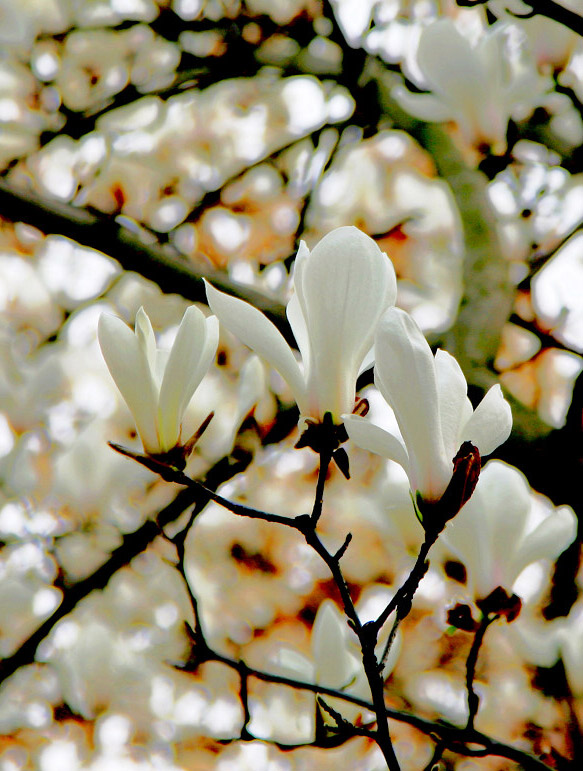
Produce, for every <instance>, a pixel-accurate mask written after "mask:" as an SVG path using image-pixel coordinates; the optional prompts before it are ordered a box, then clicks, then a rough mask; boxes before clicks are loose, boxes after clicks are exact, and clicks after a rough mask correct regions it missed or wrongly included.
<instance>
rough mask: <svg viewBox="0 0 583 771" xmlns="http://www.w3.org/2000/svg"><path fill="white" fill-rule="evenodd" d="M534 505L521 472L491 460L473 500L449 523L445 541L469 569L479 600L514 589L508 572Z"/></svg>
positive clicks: (481, 476)
mask: <svg viewBox="0 0 583 771" xmlns="http://www.w3.org/2000/svg"><path fill="white" fill-rule="evenodd" d="M530 506H531V499H530V487H529V485H528V482H527V481H526V479H525V477H524V475H523V474H521V473H520V472H519V471H518V469H515V468H514V467H512V466H509V465H507V464H506V463H502V462H501V461H498V460H491V461H489V462H488V463H486V465H485V466H484V468H483V469H482V473H481V474H480V478H479V480H478V484H477V487H476V490H475V492H474V494H473V495H472V497H471V498H470V500H469V501H468V502H467V503H466V505H465V506H464V507H463V508H462V510H461V511H460V512H459V514H457V516H456V517H455V518H454V519H453V520H452V521H451V522H449V523H448V525H447V527H446V529H445V531H444V534H443V538H444V541H445V542H446V543H447V544H448V545H449V546H450V548H452V549H453V551H454V552H455V553H456V554H457V555H458V557H459V558H460V560H461V561H462V562H463V563H464V565H465V566H466V568H467V570H468V583H469V586H470V587H472V588H473V589H474V591H475V594H476V596H477V597H487V596H488V594H490V592H491V591H492V590H493V589H495V588H496V587H497V586H502V587H504V588H505V589H506V591H510V590H511V589H512V584H513V583H514V580H515V579H516V575H517V574H516V573H515V571H514V570H513V569H512V568H511V567H510V563H511V561H512V560H513V555H514V552H515V549H516V546H517V544H518V543H520V540H521V537H522V533H523V531H524V528H525V523H526V521H527V519H528V515H529V511H530Z"/></svg>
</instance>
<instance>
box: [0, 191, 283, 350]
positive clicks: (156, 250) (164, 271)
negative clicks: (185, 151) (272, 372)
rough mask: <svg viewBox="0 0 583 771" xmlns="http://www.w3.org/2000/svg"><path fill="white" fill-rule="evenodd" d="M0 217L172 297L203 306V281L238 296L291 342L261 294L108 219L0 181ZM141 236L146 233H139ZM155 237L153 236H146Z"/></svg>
mask: <svg viewBox="0 0 583 771" xmlns="http://www.w3.org/2000/svg"><path fill="white" fill-rule="evenodd" d="M0 215H1V216H2V217H5V218H6V219H9V220H11V221H12V222H24V223H26V224H27V225H32V226H33V227H35V228H38V229H39V230H41V231H42V232H43V233H47V234H48V233H55V234H59V235H62V236H65V237H66V238H70V239H72V240H74V241H76V242H77V243H79V244H82V245H83V246H88V247H90V248H92V249H97V250H99V251H101V252H104V253H105V254H107V255H109V256H111V257H113V258H114V259H116V260H117V261H118V262H119V263H120V265H121V266H122V268H124V269H125V270H132V271H134V272H136V273H139V274H140V275H142V276H144V278H147V279H149V280H150V281H154V282H155V283H156V284H158V286H159V287H160V288H161V289H162V291H164V292H175V293H176V294H180V295H182V296H183V297H185V298H186V299H187V300H191V301H193V302H202V303H205V304H206V293H205V289H204V283H203V280H202V279H203V276H204V278H206V279H208V280H209V281H211V282H212V283H213V284H214V285H216V286H217V287H218V288H219V289H222V290H224V291H226V292H229V293H230V294H233V295H235V296H237V297H240V298H242V299H244V300H247V302H250V303H251V304H252V305H254V306H255V307H257V308H259V309H260V310H262V311H263V312H264V313H265V314H266V315H267V316H268V317H269V318H270V319H271V321H273V323H274V324H275V325H276V326H277V327H278V328H279V329H280V331H281V332H282V334H283V335H284V336H285V337H287V338H290V330H289V326H288V324H287V321H286V319H285V313H284V309H283V307H282V306H281V305H280V304H279V303H276V302H274V301H273V300H271V299H270V298H269V297H267V296H266V295H264V294H262V293H261V292H258V291H256V290H254V289H251V288H249V287H247V286H244V285H242V284H237V283H236V282H234V281H232V280H231V279H230V278H229V277H228V276H227V275H226V274H225V273H224V272H222V271H218V270H212V269H210V268H209V269H208V270H207V269H205V271H204V273H202V272H201V271H199V270H196V268H195V267H194V266H193V265H191V264H189V263H188V262H187V260H186V259H184V258H182V257H181V256H180V255H179V253H178V252H177V251H176V250H175V249H174V248H173V247H171V246H170V245H169V244H165V245H164V247H162V246H160V245H159V244H154V243H146V242H145V240H144V238H140V235H139V234H138V233H133V232H132V231H130V230H128V229H127V228H125V227H123V226H122V225H120V224H119V223H118V222H116V221H115V219H114V218H113V217H111V216H109V215H104V214H99V213H97V212H95V211H88V210H87V209H80V208H78V207H76V206H71V205H70V204H66V203H62V202H57V201H51V200H49V199H47V198H43V197H41V196H39V195H38V194H37V193H34V192H32V191H30V190H20V189H17V188H15V187H14V186H13V185H10V183H8V182H6V180H4V179H0ZM140 227H141V226H140ZM142 230H143V232H144V233H148V231H146V230H145V228H142ZM151 235H152V237H153V238H155V234H153V233H152V234H151Z"/></svg>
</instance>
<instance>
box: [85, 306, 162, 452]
mask: <svg viewBox="0 0 583 771" xmlns="http://www.w3.org/2000/svg"><path fill="white" fill-rule="evenodd" d="M98 337H99V345H100V346H101V351H102V353H103V358H104V359H105V363H106V364H107V367H108V369H109V371H110V373H111V376H112V378H113V379H114V381H115V384H116V385H117V387H118V388H119V391H120V393H121V395H122V396H123V398H124V399H125V401H126V404H127V405H128V407H129V409H130V411H131V413H132V415H133V416H134V420H135V421H136V426H137V429H138V432H139V434H140V437H141V439H142V443H143V445H144V449H145V450H146V452H157V451H158V449H159V447H158V435H157V432H156V410H157V403H158V389H157V388H156V386H155V384H154V381H153V379H152V375H151V372H150V367H149V365H148V361H147V358H146V353H145V351H144V348H143V347H142V346H141V345H140V342H139V340H138V339H137V337H136V335H135V334H134V333H133V332H132V331H131V329H130V328H129V327H128V326H127V324H125V323H124V322H123V321H122V320H121V319H119V318H116V317H115V316H110V315H108V314H105V313H104V314H102V315H101V316H100V318H99V325H98Z"/></svg>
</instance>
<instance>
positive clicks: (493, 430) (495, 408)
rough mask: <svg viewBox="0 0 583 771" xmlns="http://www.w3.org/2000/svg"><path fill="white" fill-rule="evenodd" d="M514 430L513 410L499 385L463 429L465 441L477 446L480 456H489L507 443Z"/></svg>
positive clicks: (492, 390) (487, 395) (488, 395)
mask: <svg viewBox="0 0 583 771" xmlns="http://www.w3.org/2000/svg"><path fill="white" fill-rule="evenodd" d="M511 430H512V410H511V409H510V405H509V404H508V402H507V401H506V399H505V398H504V396H503V395H502V389H501V388H500V386H499V385H498V384H496V385H494V386H492V388H490V389H489V391H488V392H487V394H486V395H485V396H484V398H483V399H482V401H481V402H480V403H479V404H478V406H477V407H476V410H475V412H474V414H473V415H472V416H471V418H470V419H469V420H468V422H467V423H466V425H465V426H464V427H463V429H462V437H463V439H464V441H469V442H472V444H475V445H476V447H477V448H478V450H479V451H480V455H489V454H490V453H491V452H493V451H494V450H495V449H496V447H498V445H500V444H502V443H503V442H505V441H506V440H507V439H508V437H509V436H510V432H511Z"/></svg>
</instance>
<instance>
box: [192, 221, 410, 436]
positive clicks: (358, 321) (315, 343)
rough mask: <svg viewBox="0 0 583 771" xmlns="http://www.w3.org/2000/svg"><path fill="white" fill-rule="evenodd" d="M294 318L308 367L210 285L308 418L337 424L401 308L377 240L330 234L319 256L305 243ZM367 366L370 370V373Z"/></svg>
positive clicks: (257, 315)
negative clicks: (376, 341) (381, 324)
mask: <svg viewBox="0 0 583 771" xmlns="http://www.w3.org/2000/svg"><path fill="white" fill-rule="evenodd" d="M294 289H295V293H294V294H293V296H292V298H291V300H290V301H289V303H288V306H287V316H288V320H289V323H290V326H291V328H292V331H293V333H294V336H295V339H296V340H297V343H298V347H299V349H300V353H301V357H302V364H303V368H302V367H300V365H299V364H298V362H297V361H296V357H295V356H294V353H293V351H292V349H291V348H290V346H289V345H288V344H287V343H286V341H285V340H284V338H283V336H282V335H281V334H280V333H279V331H278V330H277V329H276V327H275V326H274V325H273V324H272V323H271V322H270V321H269V320H268V319H267V318H266V317H265V316H264V315H263V314H262V313H261V312H260V311H258V310H257V309H256V308H254V307H253V306H251V305H249V304H248V303H246V302H243V300H238V299H236V298H234V297H231V296H230V295H227V294H224V293H223V292H219V291H218V290H217V289H214V287H212V286H210V284H208V283H207V297H208V301H209V305H210V307H211V309H212V311H213V313H215V314H216V315H217V316H218V318H219V320H220V321H221V323H222V324H224V325H225V326H226V327H227V329H229V330H230V331H231V332H232V333H233V334H235V335H236V336H237V337H239V339H240V340H241V341H242V342H243V343H245V345H248V346H249V347H250V348H252V349H253V350H254V351H255V352H256V353H258V354H259V355H260V356H263V357H264V358H265V359H266V360H267V361H268V362H269V363H270V364H271V365H272V366H273V367H274V368H275V369H276V370H277V371H278V372H279V373H280V375H281V376H282V377H283V378H284V380H285V381H286V382H287V383H288V385H289V387H290V388H291V390H292V393H293V395H294V397H295V399H296V401H297V403H298V406H299V408H300V413H301V415H302V416H303V417H310V418H312V419H314V420H315V421H322V419H323V418H324V415H325V414H326V413H327V412H330V413H331V414H332V418H333V420H334V422H336V423H339V422H340V415H341V414H342V413H351V412H352V410H353V408H354V395H355V388H356V378H357V377H358V374H359V372H360V371H361V369H363V368H365V367H366V366H367V365H369V366H370V364H371V363H372V362H371V360H370V359H369V358H368V356H367V355H368V354H369V353H370V349H371V347H372V343H373V337H374V331H375V328H376V325H377V323H378V320H379V318H380V317H381V315H382V313H383V312H384V311H385V310H386V309H387V308H388V307H389V306H391V305H393V304H394V302H395V298H396V294H397V282H396V277H395V270H394V268H393V265H392V263H391V261H390V260H389V259H388V257H387V256H386V254H384V253H383V252H381V250H380V249H379V248H378V246H377V245H376V243H375V242H374V241H373V239H372V238H370V237H369V236H367V235H365V234H364V233H362V232H361V231H359V230H358V229H357V228H355V227H341V228H336V229H335V230H333V231H331V232H330V233H328V234H327V235H326V236H324V238H323V239H322V240H321V241H320V242H319V243H318V244H317V245H316V246H315V247H314V249H312V251H311V252H310V250H309V249H308V247H307V246H306V244H305V243H304V242H303V241H302V243H301V245H300V248H299V250H298V254H297V257H296V261H295V271H294ZM363 365H364V367H363Z"/></svg>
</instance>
